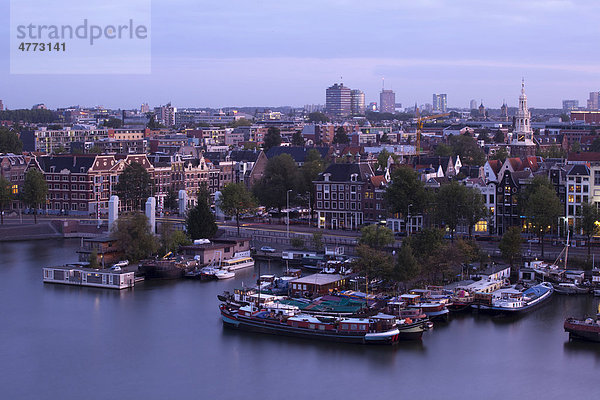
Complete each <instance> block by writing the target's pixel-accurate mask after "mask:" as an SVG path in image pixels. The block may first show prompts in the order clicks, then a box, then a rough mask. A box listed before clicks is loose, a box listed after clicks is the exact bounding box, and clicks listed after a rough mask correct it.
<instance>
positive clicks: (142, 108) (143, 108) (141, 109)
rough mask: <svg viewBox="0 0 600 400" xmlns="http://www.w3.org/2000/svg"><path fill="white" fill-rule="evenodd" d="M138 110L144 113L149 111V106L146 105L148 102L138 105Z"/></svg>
mask: <svg viewBox="0 0 600 400" xmlns="http://www.w3.org/2000/svg"><path fill="white" fill-rule="evenodd" d="M140 112H141V113H142V114H146V113H147V112H150V106H149V105H148V103H142V105H141V106H140Z"/></svg>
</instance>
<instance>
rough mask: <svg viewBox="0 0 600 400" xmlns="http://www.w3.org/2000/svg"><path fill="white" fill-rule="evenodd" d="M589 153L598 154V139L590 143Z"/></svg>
mask: <svg viewBox="0 0 600 400" xmlns="http://www.w3.org/2000/svg"><path fill="white" fill-rule="evenodd" d="M590 151H593V152H596V153H598V152H600V137H597V138H595V139H594V141H593V142H592V145H591V146H590Z"/></svg>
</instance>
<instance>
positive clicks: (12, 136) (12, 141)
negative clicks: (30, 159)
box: [0, 126, 23, 154]
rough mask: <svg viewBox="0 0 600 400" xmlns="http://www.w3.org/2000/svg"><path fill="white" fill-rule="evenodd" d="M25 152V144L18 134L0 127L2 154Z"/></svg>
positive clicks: (0, 149)
mask: <svg viewBox="0 0 600 400" xmlns="http://www.w3.org/2000/svg"><path fill="white" fill-rule="evenodd" d="M22 151H23V142H21V139H20V138H19V135H18V134H17V132H15V131H12V130H9V129H8V128H5V127H2V126H0V153H15V154H20V153H21V152H22Z"/></svg>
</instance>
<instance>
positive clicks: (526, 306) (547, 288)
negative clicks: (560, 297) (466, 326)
mask: <svg viewBox="0 0 600 400" xmlns="http://www.w3.org/2000/svg"><path fill="white" fill-rule="evenodd" d="M498 292H499V293H497V292H494V294H492V295H491V297H490V298H489V303H485V302H476V303H474V304H473V305H472V306H471V307H472V308H475V309H477V310H478V311H481V312H487V313H491V314H518V313H522V312H527V311H529V310H531V309H533V308H534V307H537V306H539V305H540V304H542V303H544V302H545V301H547V300H549V299H550V297H551V296H552V293H554V288H553V286H552V284H550V283H548V282H542V283H540V284H537V285H535V286H532V287H530V288H529V289H526V290H524V291H517V290H514V289H513V290H511V289H509V290H500V291H498Z"/></svg>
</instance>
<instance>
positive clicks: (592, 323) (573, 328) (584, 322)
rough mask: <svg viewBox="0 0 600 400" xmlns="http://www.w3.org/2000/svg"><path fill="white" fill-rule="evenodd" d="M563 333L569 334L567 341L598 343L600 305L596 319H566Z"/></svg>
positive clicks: (599, 340) (599, 339)
mask: <svg viewBox="0 0 600 400" xmlns="http://www.w3.org/2000/svg"><path fill="white" fill-rule="evenodd" d="M564 329H565V332H569V339H580V340H588V341H590V342H600V305H599V306H598V314H596V319H593V318H584V319H577V318H567V319H566V320H565V324H564Z"/></svg>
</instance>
